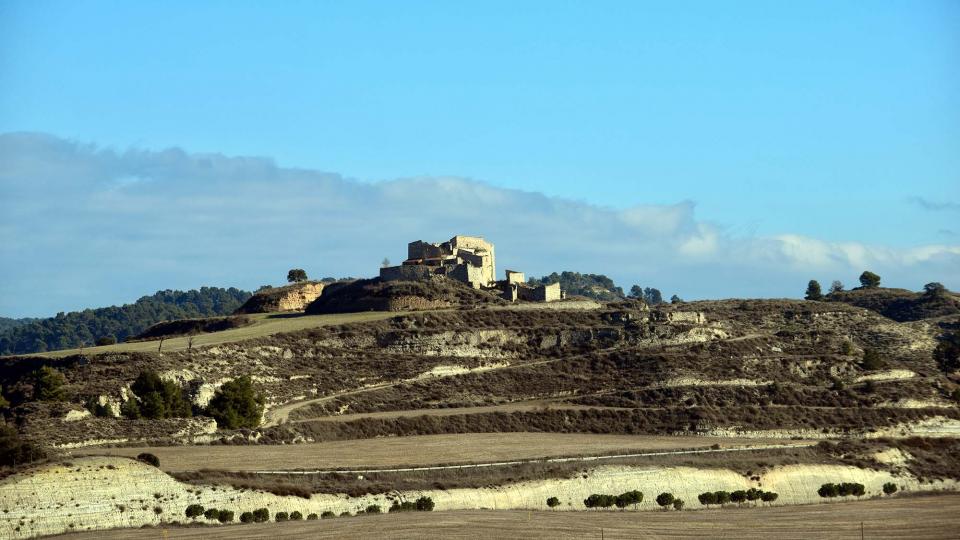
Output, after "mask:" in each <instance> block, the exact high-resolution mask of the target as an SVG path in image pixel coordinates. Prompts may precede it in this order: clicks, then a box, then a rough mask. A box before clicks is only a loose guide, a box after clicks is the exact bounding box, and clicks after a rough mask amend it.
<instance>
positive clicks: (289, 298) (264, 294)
mask: <svg viewBox="0 0 960 540" xmlns="http://www.w3.org/2000/svg"><path fill="white" fill-rule="evenodd" d="M325 286H326V284H324V283H318V282H304V283H294V284H293V285H287V286H286V287H275V288H273V289H267V290H265V291H260V292H257V293H256V294H254V295H253V296H251V297H250V299H249V300H247V301H246V303H244V304H243V305H242V306H240V308H239V309H237V313H273V312H277V311H303V310H304V309H306V307H307V305H308V304H309V303H310V302H313V301H314V300H316V299H317V298H319V297H320V295H321V294H323V289H324V287H325Z"/></svg>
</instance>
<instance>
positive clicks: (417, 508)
mask: <svg viewBox="0 0 960 540" xmlns="http://www.w3.org/2000/svg"><path fill="white" fill-rule="evenodd" d="M433 506H434V505H433V499H431V498H430V497H420V498H419V499H417V500H416V501H403V502H400V501H393V504H392V505H391V506H390V512H431V511H433Z"/></svg>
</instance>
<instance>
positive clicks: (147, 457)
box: [137, 452, 160, 467]
mask: <svg viewBox="0 0 960 540" xmlns="http://www.w3.org/2000/svg"><path fill="white" fill-rule="evenodd" d="M137 461H140V462H143V463H146V464H147V465H153V466H154V467H159V466H160V458H158V457H157V456H155V455H153V454H151V453H149V452H144V453H142V454H137Z"/></svg>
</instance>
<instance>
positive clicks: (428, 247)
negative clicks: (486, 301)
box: [380, 235, 564, 302]
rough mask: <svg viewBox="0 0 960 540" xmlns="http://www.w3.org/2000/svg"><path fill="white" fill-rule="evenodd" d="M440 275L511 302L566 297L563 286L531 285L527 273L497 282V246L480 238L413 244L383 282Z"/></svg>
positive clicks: (512, 273) (387, 269)
mask: <svg viewBox="0 0 960 540" xmlns="http://www.w3.org/2000/svg"><path fill="white" fill-rule="evenodd" d="M438 275H439V276H446V277H448V278H450V279H455V280H457V281H462V282H463V283H466V284H468V285H470V286H471V287H473V288H474V289H487V290H490V291H495V292H499V293H500V295H501V296H502V297H503V298H505V299H507V300H509V301H511V302H515V301H517V300H526V301H530V302H552V301H554V300H560V299H562V298H563V297H564V296H563V291H561V290H560V284H559V283H553V284H551V285H538V286H533V285H529V284H527V283H526V276H525V275H524V273H523V272H517V271H515V270H507V271H506V279H504V280H500V281H497V277H496V276H497V266H496V255H495V253H494V248H493V244H491V243H490V242H487V241H486V240H484V239H483V238H482V237H480V236H462V235H457V236H454V237H453V238H451V239H450V240H448V241H446V242H443V243H439V244H432V243H430V242H424V241H423V240H417V241H415V242H410V243H409V244H407V260H405V261H403V264H401V265H399V266H388V267H385V268H381V269H380V279H382V280H384V281H401V280H404V281H415V280H420V279H429V278H430V277H431V276H438Z"/></svg>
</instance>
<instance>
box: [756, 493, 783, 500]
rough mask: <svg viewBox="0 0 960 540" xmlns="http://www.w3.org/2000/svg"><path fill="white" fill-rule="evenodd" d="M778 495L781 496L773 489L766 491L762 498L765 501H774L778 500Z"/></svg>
mask: <svg viewBox="0 0 960 540" xmlns="http://www.w3.org/2000/svg"><path fill="white" fill-rule="evenodd" d="M778 497H780V495H778V494H776V493H774V492H772V491H764V492H763V495H761V496H760V500H762V501H763V502H773V501H775V500H777V498H778Z"/></svg>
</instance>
